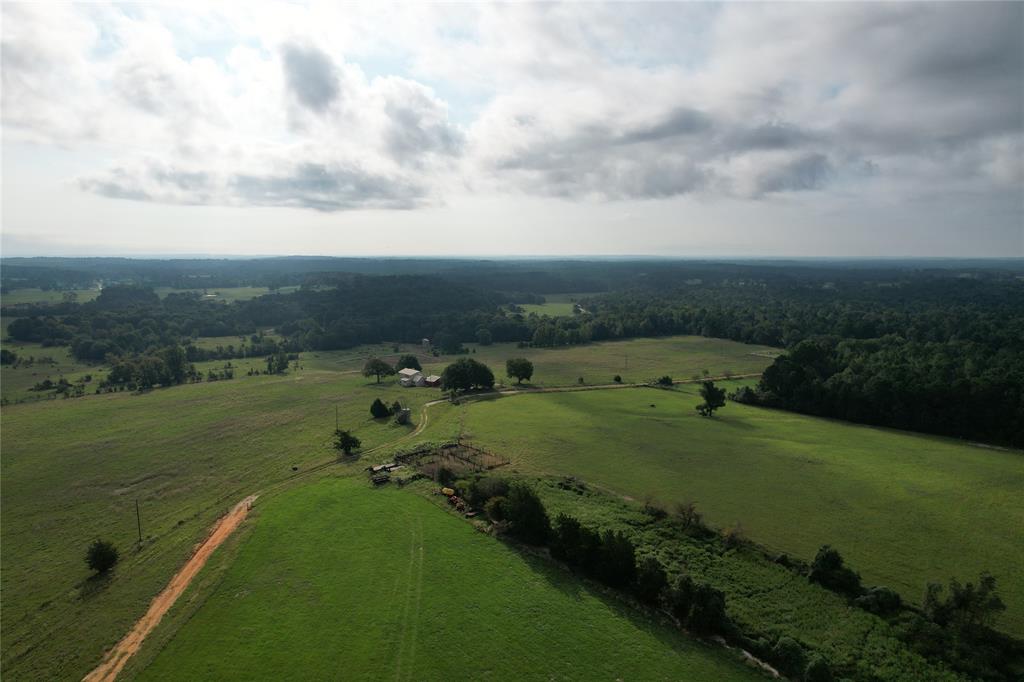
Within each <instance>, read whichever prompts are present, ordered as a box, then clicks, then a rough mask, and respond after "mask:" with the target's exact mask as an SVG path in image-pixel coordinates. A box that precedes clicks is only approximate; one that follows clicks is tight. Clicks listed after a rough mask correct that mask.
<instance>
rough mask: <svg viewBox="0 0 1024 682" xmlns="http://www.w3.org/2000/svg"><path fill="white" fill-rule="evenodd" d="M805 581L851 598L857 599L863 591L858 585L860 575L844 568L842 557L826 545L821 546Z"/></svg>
mask: <svg viewBox="0 0 1024 682" xmlns="http://www.w3.org/2000/svg"><path fill="white" fill-rule="evenodd" d="M807 579H808V580H810V581H811V582H812V583H818V584H819V585H821V586H822V587H824V588H826V589H829V590H832V591H833V592H840V593H842V594H846V595H849V596H851V597H857V596H859V595H860V594H861V593H862V592H863V591H864V590H863V588H862V587H861V584H860V575H859V574H858V573H857V572H856V571H854V570H853V569H851V568H849V567H847V566H844V565H843V557H842V556H840V555H839V552H838V551H836V550H834V549H832V548H831V547H830V546H828V545H822V547H821V549H819V550H818V553H817V554H816V555H815V557H814V561H813V562H812V563H811V572H810V573H809V574H808V575H807Z"/></svg>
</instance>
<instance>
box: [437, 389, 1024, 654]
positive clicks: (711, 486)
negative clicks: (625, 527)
mask: <svg viewBox="0 0 1024 682" xmlns="http://www.w3.org/2000/svg"><path fill="white" fill-rule="evenodd" d="M693 391H694V387H687V389H685V390H678V389H677V390H674V391H663V390H657V389H644V388H637V389H632V388H629V389H622V390H616V391H590V392H576V393H551V394H542V395H524V396H514V397H507V398H501V399H496V400H490V401H483V402H478V403H469V404H467V405H463V406H461V407H458V408H449V407H444V408H443V409H439V410H437V412H436V413H435V415H432V418H431V423H430V426H429V427H428V429H427V431H426V434H425V435H426V436H432V437H434V438H437V439H442V438H445V437H450V436H452V435H454V434H456V433H459V432H461V434H462V436H463V438H467V439H470V440H471V441H473V442H475V443H478V444H480V445H482V446H484V447H487V448H489V449H492V450H494V451H495V452H499V453H501V454H502V455H505V456H507V457H509V458H511V459H512V466H513V467H514V468H515V469H517V470H520V471H525V472H532V473H554V474H564V475H575V476H579V477H581V478H583V479H584V480H586V481H588V482H590V483H592V484H596V485H599V486H603V487H605V488H608V489H611V490H614V491H616V492H619V493H621V494H623V495H628V496H630V497H633V498H635V499H637V500H638V501H642V500H644V499H646V498H648V497H651V498H653V499H654V500H656V501H657V502H659V503H661V504H664V505H666V506H669V507H671V506H672V505H673V504H675V503H677V502H682V501H695V502H696V503H697V505H698V507H699V508H700V509H701V510H702V511H703V512H704V513H705V515H706V517H707V518H708V519H709V521H710V522H711V523H712V524H713V525H715V526H718V527H725V526H728V525H732V524H734V523H736V522H739V523H740V524H741V526H742V528H743V530H744V533H745V534H746V536H747V537H749V538H751V539H753V540H755V541H757V542H761V543H764V544H766V545H768V546H769V547H772V548H774V549H777V550H779V551H785V552H789V553H792V554H795V555H797V556H799V557H802V558H804V559H806V560H810V559H811V558H813V556H814V553H815V552H816V551H817V549H818V547H820V546H821V545H823V544H832V545H833V546H835V547H837V548H838V549H839V550H840V551H841V552H842V554H843V556H844V557H845V558H846V559H847V561H848V562H849V563H850V564H851V565H852V566H853V567H854V568H856V569H857V570H859V571H860V572H861V573H862V575H863V576H864V578H865V580H866V582H867V583H868V584H883V585H888V586H890V587H893V588H895V589H897V590H899V591H900V592H901V593H902V594H903V595H904V596H905V597H906V598H908V599H910V600H911V601H919V600H920V598H921V596H922V595H923V593H924V589H925V585H926V583H927V582H929V581H936V582H945V581H947V580H948V579H949V578H950V577H953V576H956V577H958V578H960V579H961V580H964V579H967V580H975V579H976V578H977V576H978V573H979V572H980V571H983V570H989V571H991V572H992V573H993V574H994V575H996V576H997V578H998V580H999V585H1000V590H1001V593H1002V594H1003V597H1004V600H1005V601H1006V603H1007V604H1008V607H1009V608H1008V611H1007V613H1006V614H1005V615H1004V617H1003V619H1002V621H1001V623H1002V626H1003V627H1004V628H1005V629H1007V630H1009V631H1011V632H1013V633H1015V634H1024V579H1022V577H1021V572H1020V566H1021V565H1022V564H1024V543H1021V542H1020V529H1021V528H1024V506H1022V505H1021V504H1020V491H1021V490H1022V489H1024V455H1022V453H1020V452H1007V451H1000V450H995V449H991V448H983V447H976V446H971V445H968V444H964V443H959V442H956V441H951V440H947V439H941V438H937V437H929V436H920V435H914V434H909V433H901V432H896V431H891V430H884V429H876V428H871V427H866V426H857V425H852V424H847V423H843V422H836V421H830V420H825V419H816V418H812V417H805V416H801V415H797V414H793V413H787V412H782V411H775V410H768V409H760V408H754V407H747V406H743V405H738V404H735V403H729V404H728V405H727V406H726V407H725V408H723V409H722V410H721V411H720V412H719V415H718V416H716V417H715V418H714V419H706V418H703V417H700V416H699V415H698V414H697V413H696V411H695V410H694V405H696V404H697V403H698V402H699V398H697V396H696V395H695V393H694V392H693Z"/></svg>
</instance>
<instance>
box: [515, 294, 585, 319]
mask: <svg viewBox="0 0 1024 682" xmlns="http://www.w3.org/2000/svg"><path fill="white" fill-rule="evenodd" d="M590 295H592V294H543V296H544V302H543V303H519V304H517V305H519V307H520V308H522V309H523V311H525V313H526V314H527V315H529V314H530V313H536V314H538V315H548V316H550V317H564V316H566V315H572V310H573V307H574V305H575V303H576V302H577V301H579V300H580V299H583V298H585V297H587V296H590Z"/></svg>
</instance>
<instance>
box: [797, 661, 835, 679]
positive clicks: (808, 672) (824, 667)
mask: <svg viewBox="0 0 1024 682" xmlns="http://www.w3.org/2000/svg"><path fill="white" fill-rule="evenodd" d="M834 679H835V678H834V677H833V676H832V669H831V668H829V667H828V663H826V662H825V659H823V658H822V657H821V656H817V655H815V656H813V657H811V660H810V661H808V662H807V668H806V669H805V670H804V682H832V681H833V680H834Z"/></svg>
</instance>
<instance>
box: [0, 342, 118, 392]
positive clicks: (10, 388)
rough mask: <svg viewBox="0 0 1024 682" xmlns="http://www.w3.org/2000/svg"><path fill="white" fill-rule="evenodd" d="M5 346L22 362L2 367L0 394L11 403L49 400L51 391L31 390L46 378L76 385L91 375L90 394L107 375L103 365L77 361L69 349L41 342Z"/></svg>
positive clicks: (0, 371)
mask: <svg viewBox="0 0 1024 682" xmlns="http://www.w3.org/2000/svg"><path fill="white" fill-rule="evenodd" d="M3 347H4V348H5V349H7V350H10V351H13V352H14V353H16V354H17V356H18V358H19V359H20V360H21V361H22V362H21V363H19V364H18V365H17V366H14V365H2V366H0V395H2V396H3V397H4V398H6V399H7V401H8V402H21V401H35V400H40V399H42V400H46V399H48V397H49V396H48V395H47V393H48V392H46V391H42V392H36V391H33V390H31V389H32V387H33V386H35V385H36V384H38V383H40V382H42V381H44V380H46V379H49V380H51V381H53V382H54V383H57V381H59V380H60V378H61V377H64V378H65V379H67V380H68V381H69V382H71V383H75V382H77V381H78V380H79V379H84V378H85V377H86V376H87V375H88V376H91V377H92V379H91V380H90V382H88V383H86V384H85V391H86V393H87V394H89V393H92V392H93V391H95V390H96V388H95V387H96V385H97V384H99V382H100V381H102V380H103V377H104V376H106V373H107V369H106V367H105V366H103V365H93V364H88V363H85V362H82V361H80V360H76V359H75V358H74V357H72V356H71V349H70V348H69V347H68V346H49V347H44V346H43V345H42V344H38V343H19V342H7V343H4V344H3ZM30 358H31V359H32V360H33V362H32V363H31V364H29V363H28V360H29V359H30ZM50 360H52V361H53V362H50ZM58 400H60V399H59V398H58Z"/></svg>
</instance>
